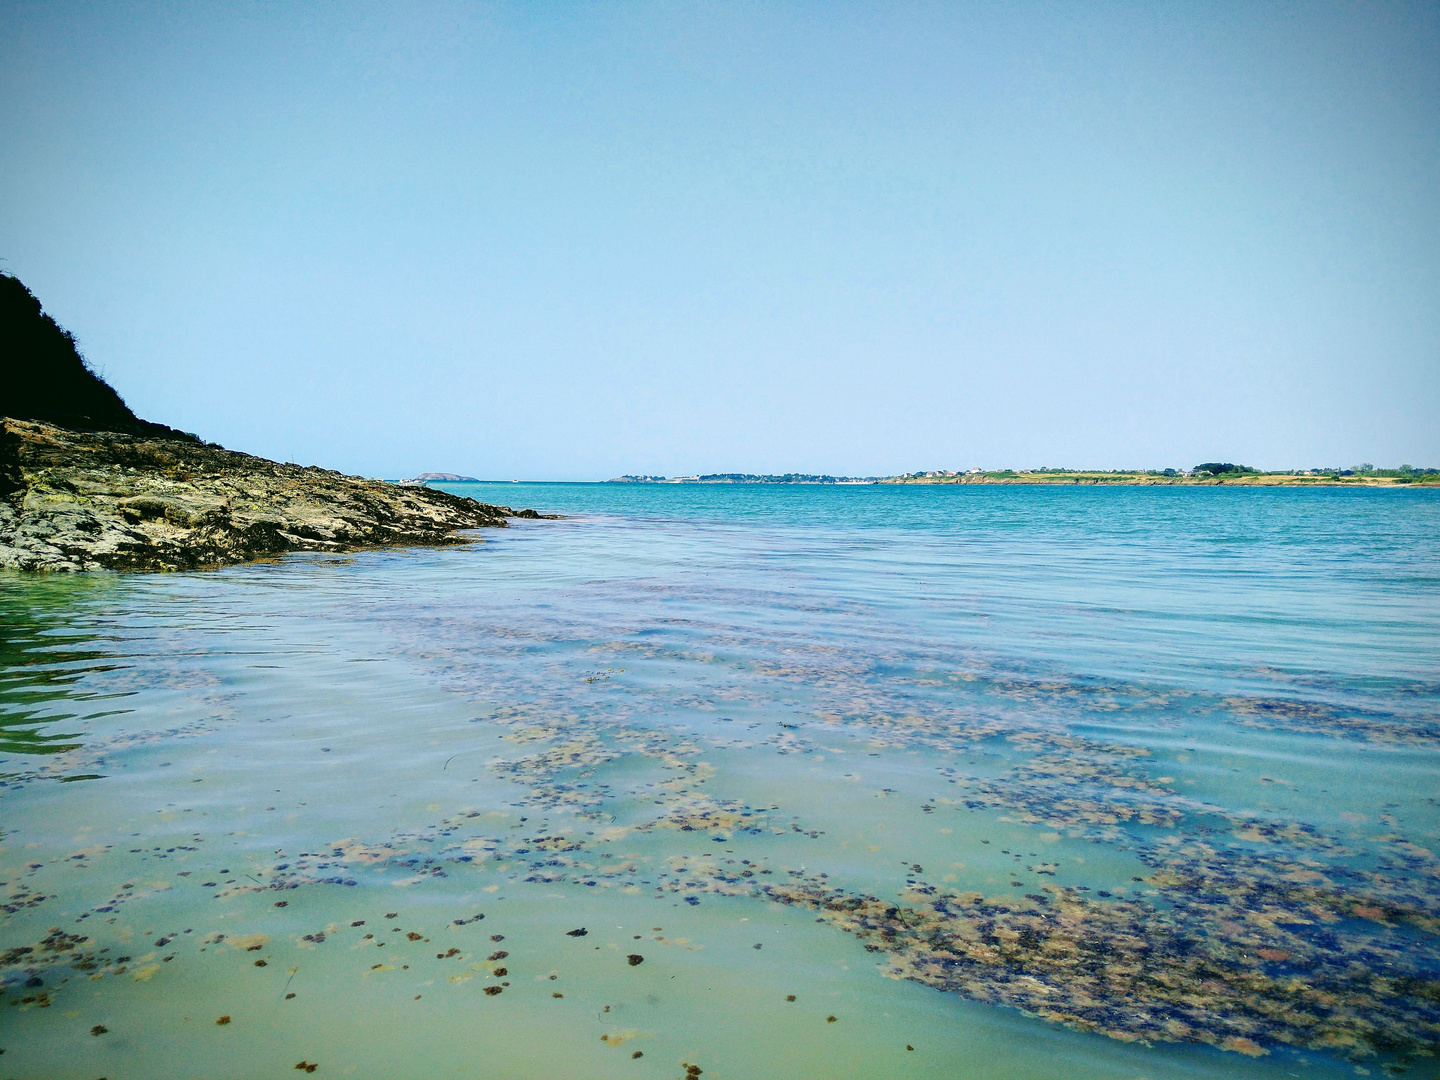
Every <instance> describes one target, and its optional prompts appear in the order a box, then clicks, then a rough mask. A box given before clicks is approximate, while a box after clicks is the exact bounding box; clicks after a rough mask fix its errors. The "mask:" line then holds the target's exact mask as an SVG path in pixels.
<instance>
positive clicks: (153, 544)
mask: <svg viewBox="0 0 1440 1080" xmlns="http://www.w3.org/2000/svg"><path fill="white" fill-rule="evenodd" d="M0 424H3V430H0V569H8V570H27V571H39V572H62V573H63V572H81V571H89V570H151V571H155V570H195V569H200V568H204V567H216V566H225V565H228V564H232V563H240V562H248V561H250V560H252V559H257V558H264V557H266V556H275V555H279V554H282V553H284V552H287V551H330V552H344V551H354V550H357V549H360V548H367V547H376V546H381V545H416V544H425V545H433V544H462V543H468V542H470V541H471V540H473V539H475V537H473V536H465V535H460V534H459V533H458V531H459V530H462V529H479V528H503V527H504V526H505V524H506V520H505V519H506V518H507V517H527V518H536V517H540V516H541V515H539V514H537V513H536V512H535V511H533V510H522V511H514V510H511V509H510V508H509V507H505V506H491V505H489V504H487V503H480V502H476V501H475V500H474V499H462V498H460V497H458V496H455V495H450V494H448V493H446V492H443V491H432V490H430V489H428V488H423V487H401V486H399V485H398V484H391V483H387V482H385V481H383V480H367V479H365V478H363V477H358V476H344V475H342V474H340V473H338V472H334V471H332V470H329V469H319V468H314V467H309V468H305V467H302V466H299V465H282V464H279V463H278V462H274V461H267V460H266V459H265V458H258V457H252V456H251V455H249V454H241V453H237V452H235V451H233V450H222V449H220V448H219V447H217V446H209V445H206V444H204V443H199V442H188V441H184V440H177V439H164V438H151V437H146V436H135V435H122V434H113V433H108V432H98V433H97V432H79V431H71V430H69V429H67V428H59V427H52V426H50V425H48V424H40V423H31V422H28V421H24V420H12V419H8V418H6V419H3V420H0Z"/></svg>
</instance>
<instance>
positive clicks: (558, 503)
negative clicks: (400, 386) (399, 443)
mask: <svg viewBox="0 0 1440 1080" xmlns="http://www.w3.org/2000/svg"><path fill="white" fill-rule="evenodd" d="M438 486H441V487H443V488H444V489H445V490H448V491H452V492H454V493H456V494H462V495H467V496H472V497H474V498H476V499H480V500H482V501H486V502H495V503H502V504H506V505H509V506H513V507H516V508H519V507H533V508H535V509H537V510H539V511H541V512H542V513H558V514H561V515H563V517H562V518H561V519H559V520H554V521H530V520H515V521H514V522H512V524H511V526H510V527H509V528H506V529H503V530H502V529H490V530H483V531H482V532H480V533H477V534H476V542H474V543H470V544H465V545H461V546H452V547H436V548H404V549H385V550H375V551H364V552H359V553H354V554H348V555H344V556H338V555H324V554H295V555H289V556H285V557H282V558H278V559H276V560H274V561H268V562H257V563H252V564H248V565H244V566H236V567H230V568H227V569H222V570H216V571H209V572H200V573H173V574H132V575H117V574H89V575H69V576H65V575H55V576H22V575H8V576H3V577H0V829H3V846H0V900H3V923H0V926H3V940H0V953H3V996H0V1051H3V1053H0V1076H5V1077H32V1078H33V1077H100V1076H103V1077H110V1078H123V1077H148V1078H167V1077H281V1076H292V1075H295V1074H296V1073H297V1071H298V1072H300V1073H304V1074H312V1073H313V1074H314V1075H316V1076H317V1077H321V1076H329V1077H357V1078H359V1077H416V1078H429V1077H452V1076H454V1077H535V1078H544V1077H560V1076H564V1077H585V1078H588V1077H597V1078H598V1077H616V1078H622V1077H627V1078H628V1077H637V1078H644V1077H675V1078H681V1077H684V1078H687V1080H696V1078H698V1077H704V1078H705V1080H725V1078H742V1077H857V1078H858V1077H950V1078H965V1077H975V1078H982V1077H983V1078H989V1080H1000V1078H1012V1077H1013V1078H1021V1077H1031V1078H1050V1077H1057V1076H1064V1077H1066V1078H1091V1077H1094V1078H1101V1077H1105V1078H1112V1077H1207V1078H1212V1077H1213V1078H1226V1077H1289V1076H1303V1077H1353V1076H1377V1077H1378V1076H1393V1075H1400V1074H1403V1073H1406V1072H1408V1073H1409V1074H1410V1075H1413V1076H1433V1075H1435V1073H1436V1070H1437V1061H1436V1058H1435V1057H1434V1056H1432V1055H1433V1053H1434V1050H1435V1048H1436V1044H1437V1041H1440V857H1437V854H1436V853H1437V851H1440V847H1437V844H1440V809H1437V803H1436V799H1437V796H1440V790H1437V778H1440V492H1436V491H1413V490H1412V491H1404V490H1400V491H1395V490H1340V489H1319V490H1294V489H1288V488H1246V489H1227V488H1224V487H1219V488H1211V487H1206V488H1199V487H1116V488H1097V487H1071V486H1065V487H1030V486H978V485H977V486H969V485H965V486H960V485H957V486H923V485H894V486H891V485H877V486H848V485H847V486H820V485H814V486H812V485H769V484H760V485H718V484H717V485H708V484H707V485H698V484H673V485H672V484H667V485H651V484H646V485H636V484H523V483H504V484H492V483H454V484H443V485H438Z"/></svg>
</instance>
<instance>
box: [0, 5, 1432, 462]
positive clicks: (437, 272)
mask: <svg viewBox="0 0 1440 1080" xmlns="http://www.w3.org/2000/svg"><path fill="white" fill-rule="evenodd" d="M0 258H3V260H4V262H3V263H0V265H3V267H4V268H5V269H7V270H9V271H10V272H12V273H14V274H17V275H18V276H19V277H21V278H22V279H23V280H24V281H25V282H26V283H27V284H29V285H30V286H31V288H32V289H33V290H34V291H35V292H36V293H37V295H38V296H39V297H40V298H41V300H42V301H43V302H44V303H45V305H46V308H47V310H49V311H50V312H51V314H53V315H54V316H55V317H56V318H57V319H58V320H59V321H60V322H61V323H62V324H64V325H65V326H67V327H69V328H70V329H72V330H73V331H74V332H75V333H76V334H77V335H78V337H79V339H80V341H81V344H82V346H83V348H84V350H85V352H86V354H87V355H88V356H89V357H90V359H91V360H92V362H93V363H94V365H95V366H96V367H97V369H99V370H100V371H102V372H103V373H104V374H105V375H106V376H107V377H108V378H109V379H110V381H111V382H112V383H113V384H114V385H115V386H116V388H117V389H118V390H119V391H120V392H121V394H122V395H123V396H124V397H125V398H126V400H127V401H128V402H129V403H130V404H131V406H132V407H134V408H135V410H136V411H137V412H138V413H140V414H141V415H142V416H145V417H147V418H150V419H154V420H159V421H163V422H165V423H170V424H173V425H176V426H178V427H182V428H186V429H189V430H192V431H197V432H199V433H201V434H202V435H204V436H206V437H207V438H210V439H213V440H216V441H219V442H221V443H223V444H225V445H227V446H233V447H237V448H242V449H246V450H249V451H252V452H254V453H259V454H264V455H266V456H270V457H278V458H282V459H286V460H294V461H300V462H303V463H307V464H308V463H312V462H314V463H319V464H323V465H327V466H331V467H336V468H340V469H344V470H346V471H353V472H363V473H367V474H371V475H381V476H390V477H398V476H402V475H410V474H413V473H414V472H417V471H421V470H427V469H437V470H454V471H459V472H466V473H472V474H474V475H477V476H481V477H496V478H509V477H512V476H513V477H523V478H527V479H596V478H604V477H608V476H613V475H616V474H618V473H622V472H647V473H664V474H670V475H675V474H683V473H690V472H695V471H701V472H708V471H730V470H738V471H754V472H762V471H774V470H803V471H813V472H831V473H852V474H871V473H893V472H898V471H908V470H913V469H923V468H968V467H972V466H976V465H981V466H986V467H1000V466H1006V465H1008V466H1012V467H1032V466H1039V465H1052V466H1053V465H1071V466H1091V467H1122V466H1153V467H1165V466H1176V467H1182V466H1189V465H1193V464H1195V463H1196V462H1197V461H1202V460H1211V459H1221V460H1229V461H1239V462H1244V463H1248V464H1255V465H1260V466H1268V467H1287V468H1288V467H1295V466H1310V465H1350V464H1354V463H1357V462H1361V461H1369V462H1374V463H1377V464H1389V465H1396V464H1400V463H1402V462H1408V463H1411V464H1415V465H1440V5H1437V4H1435V3H1419V4H1407V3H1373V4H1327V3H1293V2H1286V3H1279V4H1266V3H1220V4H1214V3H1192V4H1157V3H1144V4H1142V3H1133V4H1104V3H1093V2H1085V3H1076V4H1065V3H1049V4H1027V3H1003V4H969V5H967V4H904V3H890V2H885V3H874V4H835V3H814V4H785V3H754V4H747V3H725V4H703V3H690V2H686V3H673V4H672V3H661V4H648V3H617V4H592V3H585V4H560V3H542V4H503V5H482V4H398V3H397V4H391V5H366V4H358V3H357V4H351V3H346V4H325V5H318V4H315V5H298V4H249V3H246V4H233V5H227V4H219V3H194V4H160V3H153V4H121V3H104V4H96V3H83V4H64V3H53V2H46V3H37V4H20V3H13V2H4V3H0Z"/></svg>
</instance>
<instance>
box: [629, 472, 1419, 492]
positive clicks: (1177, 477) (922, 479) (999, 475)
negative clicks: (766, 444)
mask: <svg viewBox="0 0 1440 1080" xmlns="http://www.w3.org/2000/svg"><path fill="white" fill-rule="evenodd" d="M1348 472H1349V470H1340V471H1335V472H1322V473H1313V472H1304V473H1290V472H1284V473H1266V472H1243V473H1242V472H1235V473H1225V474H1221V475H1214V474H1210V473H1202V474H1199V475H1186V474H1184V473H1175V472H1172V473H1171V475H1166V474H1165V473H1162V472H1140V471H1116V472H1102V471H1098V470H1096V471H1084V470H1075V471H1069V470H1066V471H1063V472H1062V471H1060V470H1047V471H1045V472H1033V471H1024V470H1020V471H1012V470H1009V469H1000V470H994V471H989V472H968V473H912V474H909V475H903V476H869V477H852V476H845V477H837V476H809V475H807V476H804V478H797V479H789V478H788V477H782V476H764V475H750V474H742V473H729V474H712V475H708V476H676V477H664V476H617V477H614V478H613V479H610V480H605V481H602V482H603V483H607V484H793V485H817V486H819V485H823V486H830V487H837V486H868V485H877V486H878V485H882V484H1012V485H1048V486H1053V485H1067V484H1068V485H1089V486H1107V487H1114V486H1122V487H1300V488H1311V487H1374V488H1414V487H1422V488H1434V487H1440V472H1435V471H1431V470H1426V471H1423V472H1421V471H1414V472H1412V473H1411V474H1410V475H1375V474H1360V473H1352V474H1349V475H1347V473H1348ZM1385 472H1386V473H1397V474H1398V473H1399V470H1385ZM791 475H796V474H791Z"/></svg>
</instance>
